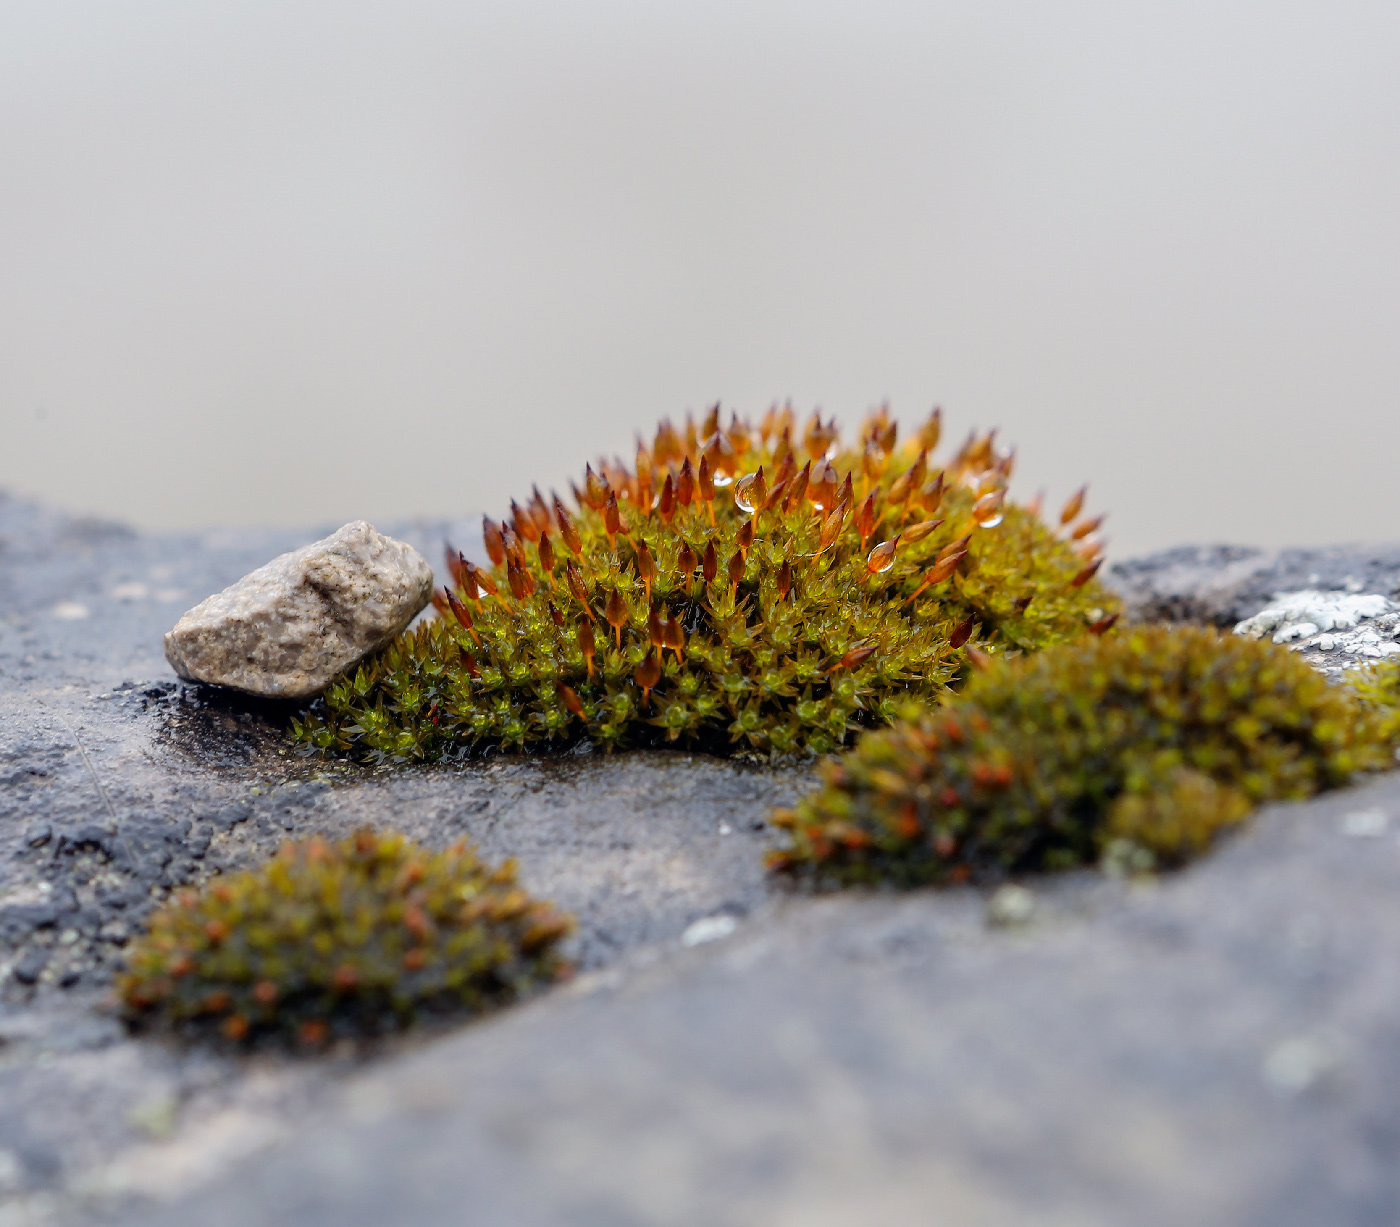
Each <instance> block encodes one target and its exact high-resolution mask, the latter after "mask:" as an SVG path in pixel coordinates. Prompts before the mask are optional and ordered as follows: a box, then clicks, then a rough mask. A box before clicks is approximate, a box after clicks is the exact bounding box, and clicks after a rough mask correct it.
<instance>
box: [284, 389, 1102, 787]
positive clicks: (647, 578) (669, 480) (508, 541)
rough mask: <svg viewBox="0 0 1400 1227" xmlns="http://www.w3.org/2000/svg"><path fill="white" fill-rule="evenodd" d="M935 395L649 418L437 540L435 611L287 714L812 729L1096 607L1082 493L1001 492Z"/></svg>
mask: <svg viewBox="0 0 1400 1227" xmlns="http://www.w3.org/2000/svg"><path fill="white" fill-rule="evenodd" d="M941 426H942V423H941V414H940V413H939V412H938V411H937V410H935V411H934V412H933V414H932V415H931V416H930V417H929V418H928V419H927V421H925V422H924V423H923V424H922V426H921V427H920V428H919V429H918V430H917V431H915V432H914V433H913V434H912V436H911V437H909V438H908V439H906V440H903V441H901V440H900V438H899V431H898V426H897V424H896V422H895V420H894V419H893V418H892V417H891V416H890V414H889V412H888V410H887V409H881V410H880V411H878V412H876V413H874V414H872V415H871V416H870V417H869V418H868V419H867V420H866V422H865V423H864V425H863V427H862V429H861V431H860V433H859V435H858V437H857V438H856V439H855V440H853V441H851V442H850V443H843V441H842V438H841V435H840V432H839V431H838V429H837V427H836V423H835V420H834V419H824V418H823V417H822V416H821V415H820V414H815V415H813V416H812V417H810V418H809V419H807V420H806V421H805V422H799V421H798V419H797V418H796V417H795V416H794V414H793V412H792V410H791V409H790V408H774V409H772V410H770V411H769V412H768V413H766V414H765V415H764V416H763V417H762V419H761V420H760V421H758V422H757V423H754V422H751V421H747V420H745V419H743V418H740V417H739V416H737V415H734V414H731V415H730V416H729V420H728V423H727V424H726V423H725V422H724V420H723V417H722V415H721V413H720V411H719V409H718V407H716V408H713V409H711V410H710V411H709V412H708V413H707V414H705V415H703V416H702V417H701V418H700V419H699V420H698V421H697V420H696V419H694V418H690V417H688V418H687V419H686V421H685V422H684V424H683V425H681V426H675V425H673V424H672V423H671V422H670V421H663V422H662V423H661V425H660V427H659V428H658V429H657V431H656V433H655V435H654V437H653V438H651V439H650V440H648V441H639V442H638V445H637V451H636V457H635V461H634V462H633V463H632V464H631V465H630V466H629V465H627V464H624V463H623V462H622V461H620V460H616V459H615V460H611V461H603V462H600V463H598V464H590V465H588V466H587V467H586V468H585V470H584V474H583V479H582V482H581V484H579V485H577V486H576V487H574V489H573V491H572V495H573V497H572V500H571V501H570V502H566V501H565V500H564V499H563V498H561V497H560V496H559V495H558V494H551V495H549V496H547V497H546V496H545V495H543V494H541V493H540V491H539V490H538V489H536V490H534V491H533V492H532V494H531V497H530V498H529V499H527V500H525V501H524V502H523V503H515V502H512V503H511V506H510V513H509V515H507V516H506V517H505V518H504V519H502V520H499V521H497V520H493V519H487V520H486V521H485V523H484V525H483V538H484V545H485V551H486V555H487V560H488V561H487V563H486V565H478V564H477V563H474V562H473V561H471V560H470V559H467V558H466V557H464V556H463V555H461V554H458V553H456V552H455V551H451V550H449V553H448V571H449V573H450V579H451V582H450V584H448V585H447V586H445V587H444V588H443V589H442V590H440V591H439V592H438V593H437V594H436V597H435V605H436V606H437V611H438V614H439V615H440V616H439V617H437V618H436V619H433V620H430V621H428V622H426V623H425V624H423V625H421V626H420V627H419V628H417V629H415V630H413V631H411V632H409V633H407V634H405V635H404V636H402V637H401V638H400V639H399V640H398V641H396V642H395V643H394V644H393V645H391V646H390V647H389V648H388V649H387V650H385V651H384V652H383V653H381V654H380V655H379V656H378V657H377V658H375V659H374V660H372V661H371V662H369V663H368V664H366V665H365V666H364V667H363V668H361V669H360V670H359V671H358V672H357V673H356V674H355V675H354V676H352V677H347V678H344V679H342V680H340V681H338V682H337V683H335V684H334V685H332V686H331V687H330V689H329V690H328V691H327V693H326V695H325V696H324V698H323V700H322V701H321V702H320V703H318V704H317V705H316V707H315V708H313V710H312V711H310V712H309V713H307V715H306V717H305V718H304V719H303V720H301V721H299V722H298V723H297V726H296V730H295V731H296V736H297V738H298V740H299V741H300V742H301V743H302V745H303V746H304V747H305V748H306V749H307V750H308V752H318V751H320V752H332V753H336V752H339V753H349V754H352V755H355V756H357V757H362V758H367V759H370V760H372V761H408V760H414V759H425V758H426V759H435V758H441V757H444V756H449V755H458V754H462V753H466V752H467V751H469V750H470V749H471V748H472V747H486V746H502V747H508V748H519V747H526V746H530V745H539V744H548V743H550V742H554V743H563V742H570V741H577V740H578V739H580V738H583V737H587V738H589V739H591V740H592V741H593V742H595V743H598V744H601V745H604V746H607V747H612V746H617V745H645V744H656V743H661V744H665V743H679V744H681V745H687V746H697V747H702V748H708V749H713V750H740V751H744V752H750V753H762V754H768V755H773V756H784V755H792V754H822V753H827V752H829V751H832V750H834V749H836V748H838V747H839V746H842V745H844V744H846V743H847V742H848V740H849V739H850V738H851V736H852V735H853V733H854V732H855V731H856V730H858V729H860V728H862V727H870V726H877V725H881V724H885V723H888V722H889V721H890V720H891V719H892V718H893V717H894V715H895V713H896V712H897V710H898V709H899V707H900V706H901V705H902V704H903V703H905V702H907V701H908V700H910V699H919V700H923V701H925V702H928V703H937V702H938V701H940V699H941V698H942V696H943V695H944V694H945V693H947V692H949V691H951V690H956V689H957V688H958V687H959V685H960V684H961V682H962V680H963V679H964V678H965V677H966V675H967V671H968V669H969V662H970V661H971V660H974V659H976V658H977V656H978V655H997V654H1008V653H1010V654H1015V653H1020V652H1026V651H1033V650H1036V649H1039V648H1041V647H1044V646H1045V645H1047V644H1050V643H1056V642H1061V641H1064V640H1068V639H1075V638H1078V637H1080V636H1082V635H1083V634H1085V633H1086V632H1101V631H1102V630H1104V629H1105V628H1106V627H1107V626H1108V625H1110V624H1111V622H1112V619H1113V618H1114V616H1115V611H1116V609H1117V603H1116V601H1115V599H1114V598H1113V596H1112V595H1111V594H1110V593H1108V592H1107V591H1106V590H1105V589H1103V588H1102V587H1101V586H1100V585H1099V583H1098V582H1097V580H1096V578H1095V575H1096V572H1097V570H1098V568H1099V565H1100V563H1101V561H1102V549H1103V546H1102V542H1101V539H1100V537H1099V535H1098V530H1099V528H1100V525H1101V523H1102V519H1103V517H1102V516H1094V517H1089V516H1085V515H1084V514H1083V510H1084V508H1083V502H1084V497H1083V492H1082V491H1081V492H1080V493H1079V494H1078V495H1076V496H1075V497H1074V498H1072V499H1071V500H1070V501H1069V503H1068V505H1066V506H1065V507H1064V508H1063V510H1062V511H1061V512H1060V514H1059V515H1058V516H1056V517H1054V522H1053V523H1047V522H1046V521H1045V519H1043V518H1042V516H1041V514H1040V508H1039V506H1038V505H1037V504H1036V503H1035V502H1032V503H1030V504H1021V503H1017V502H1015V501H1013V500H1012V498H1011V496H1010V490H1009V486H1010V480H1011V476H1012V471H1013V468H1014V455H1013V454H1012V453H1010V452H1008V451H1004V450H1002V449H1000V448H998V447H997V445H996V439H995V435H994V433H993V434H986V435H973V436H972V437H970V438H969V439H968V440H967V441H966V442H965V443H964V444H963V445H962V446H961V447H959V448H958V449H956V450H955V451H953V452H952V454H951V455H949V456H948V457H947V458H946V459H945V460H941V461H940V460H939V459H938V458H937V457H938V448H939V443H940V433H941Z"/></svg>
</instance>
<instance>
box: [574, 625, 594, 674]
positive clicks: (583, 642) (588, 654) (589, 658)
mask: <svg viewBox="0 0 1400 1227" xmlns="http://www.w3.org/2000/svg"><path fill="white" fill-rule="evenodd" d="M578 650H579V651H580V652H582V653H583V659H584V660H585V661H586V662H587V664H588V676H589V677H592V676H593V653H594V652H595V651H597V645H596V644H595V643H594V640H593V623H592V622H580V623H579V624H578Z"/></svg>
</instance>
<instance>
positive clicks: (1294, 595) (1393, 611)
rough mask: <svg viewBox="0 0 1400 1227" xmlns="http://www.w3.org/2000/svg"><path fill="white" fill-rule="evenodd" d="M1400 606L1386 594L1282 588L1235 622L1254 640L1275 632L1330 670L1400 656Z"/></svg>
mask: <svg viewBox="0 0 1400 1227" xmlns="http://www.w3.org/2000/svg"><path fill="white" fill-rule="evenodd" d="M1397 633H1400V605H1397V604H1396V603H1395V602H1394V601H1392V600H1390V599H1389V598H1388V597H1386V596H1382V595H1381V594H1380V593H1376V592H1371V593H1359V592H1321V591H1318V590H1317V589H1313V588H1308V589H1304V590H1302V591H1300V592H1280V593H1276V594H1275V596H1274V599H1273V600H1272V601H1271V602H1270V603H1269V605H1268V606H1267V607H1266V608H1264V609H1261V610H1260V611H1259V612H1258V613H1257V614H1255V615H1254V616H1253V617H1252V618H1246V619H1244V621H1242V622H1240V623H1238V624H1237V625H1236V626H1235V634H1237V635H1247V636H1248V637H1249V638H1251V639H1262V638H1263V637H1264V636H1265V635H1271V637H1272V638H1273V641H1274V642H1275V643H1287V644H1291V645H1292V646H1293V648H1294V650H1295V651H1299V652H1302V653H1304V655H1305V656H1306V657H1307V659H1308V660H1309V663H1311V664H1314V665H1316V666H1317V667H1318V668H1320V669H1323V670H1324V671H1326V672H1332V671H1333V670H1335V669H1339V668H1344V667H1345V666H1346V665H1348V664H1352V663H1355V662H1356V661H1359V660H1366V659H1370V660H1376V659H1381V658H1384V657H1387V656H1395V655H1400V642H1397V641H1396V635H1397Z"/></svg>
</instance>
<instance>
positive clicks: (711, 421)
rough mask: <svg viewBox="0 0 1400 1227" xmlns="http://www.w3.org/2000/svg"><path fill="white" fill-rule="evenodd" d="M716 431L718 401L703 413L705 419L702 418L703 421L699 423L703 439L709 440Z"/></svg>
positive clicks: (717, 424)
mask: <svg viewBox="0 0 1400 1227" xmlns="http://www.w3.org/2000/svg"><path fill="white" fill-rule="evenodd" d="M718 429H719V401H715V403H714V404H713V405H711V406H710V407H709V408H708V409H707V410H706V411H705V417H704V419H703V421H702V422H701V423H700V433H701V434H702V435H703V436H704V437H705V438H707V439H708V438H709V437H710V436H711V435H712V434H714V433H715V431H717V430H718Z"/></svg>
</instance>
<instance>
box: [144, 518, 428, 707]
mask: <svg viewBox="0 0 1400 1227" xmlns="http://www.w3.org/2000/svg"><path fill="white" fill-rule="evenodd" d="M432 589H433V572H432V568H431V567H430V566H429V565H428V563H427V561H426V560H425V559H424V558H423V556H422V555H421V554H419V553H418V551H417V550H415V549H414V548H413V547H412V546H410V545H405V544H404V543H403V542H402V541H395V540H394V539H393V538H392V537H386V536H384V535H383V534H382V533H379V532H376V531H375V530H374V528H373V527H371V526H370V525H369V524H366V523H365V522H364V521H363V520H356V521H354V522H353V523H351V524H347V525H345V527H344V528H342V529H340V530H339V531H338V532H335V533H332V534H331V535H330V536H329V537H327V538H325V540H323V541H317V542H315V543H314V544H313V545H308V546H306V547H304V548H303V549H299V550H294V551H292V552H291V553H290V554H283V555H281V557H279V558H274V559H273V560H272V561H271V562H270V563H268V564H267V565H266V566H263V567H259V568H258V569H257V570H256V571H253V572H251V573H250V574H248V575H245V576H244V577H243V578H242V579H240V580H239V581H238V582H237V583H236V584H233V585H231V586H230V587H228V588H225V589H224V590H223V591H222V592H220V593H216V594H215V595H214V596H211V597H209V598H208V599H207V600H204V601H201V602H200V603H199V604H198V605H196V606H195V607H194V608H193V609H191V610H190V611H189V613H187V614H185V616H184V617H183V618H181V619H180V620H179V622H177V623H176V624H175V629H174V630H172V631H171V632H170V633H169V634H168V635H166V636H165V656H166V659H167V660H169V661H170V664H171V667H172V668H173V669H174V670H175V672H176V673H178V674H179V675H180V676H181V677H183V678H185V679H187V680H189V681H196V682H210V683H213V684H215V685H218V686H230V687H232V688H234V689H236V690H242V691H246V692H247V693H249V694H255V695H261V696H263V697H265V698H276V699H309V698H311V697H312V696H314V695H317V694H320V692H321V691H322V690H324V689H325V688H326V686H327V685H328V684H329V683H330V682H331V681H332V680H333V679H334V678H336V677H337V676H339V675H340V674H342V673H344V672H345V671H346V670H348V669H351V668H353V667H354V666H355V665H356V664H358V663H359V662H360V661H361V660H363V659H364V658H365V657H366V656H367V655H369V653H371V652H373V651H374V650H375V649H376V648H380V647H382V646H383V645H384V644H386V643H388V642H389V640H391V639H392V638H393V637H394V636H395V635H397V634H398V633H399V632H400V631H402V630H403V629H404V627H406V626H407V625H408V624H409V622H411V621H412V620H413V617H414V615H415V614H417V613H418V611H419V610H420V609H422V608H423V606H424V605H426V604H427V603H428V599H429V597H430V596H431V595H432Z"/></svg>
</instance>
